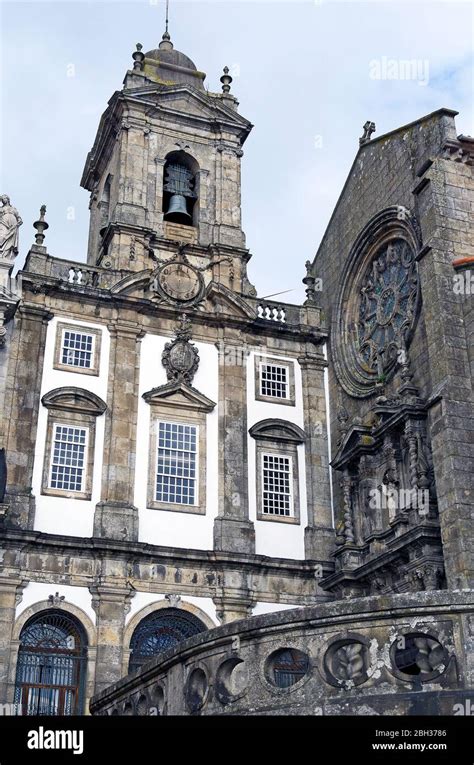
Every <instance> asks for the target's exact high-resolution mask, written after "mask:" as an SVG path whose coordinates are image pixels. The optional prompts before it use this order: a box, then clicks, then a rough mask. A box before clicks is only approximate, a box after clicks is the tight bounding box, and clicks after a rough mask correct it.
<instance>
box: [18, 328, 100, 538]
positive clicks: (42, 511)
mask: <svg viewBox="0 0 474 765" xmlns="http://www.w3.org/2000/svg"><path fill="white" fill-rule="evenodd" d="M58 322H67V323H68V324H76V325H78V326H80V327H90V328H91V329H99V330H100V331H101V332H102V340H101V350H100V367H99V375H98V376H95V375H88V374H81V373H80V372H74V371H72V372H69V371H67V372H65V371H63V370H59V369H53V361H54V346H55V341H56V327H57V324H58ZM109 355H110V335H109V331H108V329H107V327H106V326H104V325H103V324H92V323H90V322H87V321H76V320H74V319H71V318H69V316H55V317H54V318H53V319H52V320H51V321H50V322H49V324H48V331H47V335H46V346H45V355H44V367H43V378H42V382H41V397H42V396H44V394H45V393H48V391H51V390H54V389H55V388H62V387H65V386H70V385H73V386H76V387H78V388H84V389H85V390H89V391H91V392H92V393H95V394H96V395H97V396H100V398H101V399H102V400H103V401H107V383H108V370H109ZM47 421H48V410H47V409H46V408H45V407H44V406H43V405H42V404H40V409H39V415H38V433H37V437H36V449H35V461H34V467H33V494H34V496H35V497H36V514H35V524H34V529H35V531H44V532H46V533H48V534H65V535H68V536H78V537H91V536H92V531H93V524H94V510H95V506H96V504H97V502H99V500H100V492H101V480H102V461H103V452H104V427H105V415H101V416H100V417H97V419H96V443H95V454H94V474H93V479H92V498H91V500H90V501H86V500H82V499H67V498H64V497H52V496H49V495H42V494H41V485H42V475H43V461H44V452H45V446H46V428H47Z"/></svg>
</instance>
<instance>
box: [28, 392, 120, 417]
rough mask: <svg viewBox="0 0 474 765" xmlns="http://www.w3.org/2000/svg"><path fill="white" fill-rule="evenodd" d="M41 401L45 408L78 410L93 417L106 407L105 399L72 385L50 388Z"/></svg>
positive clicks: (67, 410)
mask: <svg viewBox="0 0 474 765" xmlns="http://www.w3.org/2000/svg"><path fill="white" fill-rule="evenodd" d="M41 403H42V404H43V406H45V407H46V409H58V410H59V411H65V412H78V413H79V414H88V415H91V416H93V417H99V415H101V414H104V412H105V410H106V409H107V404H106V403H105V401H102V399H101V398H99V396H96V394H95V393H91V391H89V390H85V389H84V388H75V387H73V386H67V387H64V388H55V389H54V390H50V391H49V392H48V393H45V394H44V396H43V398H42V399H41Z"/></svg>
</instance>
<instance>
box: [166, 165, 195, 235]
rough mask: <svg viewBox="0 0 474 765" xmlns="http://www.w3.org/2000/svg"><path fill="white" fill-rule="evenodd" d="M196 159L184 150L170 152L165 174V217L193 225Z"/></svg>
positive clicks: (172, 220) (174, 221) (173, 221)
mask: <svg viewBox="0 0 474 765" xmlns="http://www.w3.org/2000/svg"><path fill="white" fill-rule="evenodd" d="M197 170H198V166H197V163H196V162H195V160H194V159H193V158H192V157H190V156H189V154H186V152H184V151H173V152H171V154H168V156H167V158H166V164H165V167H164V176H163V212H164V219H165V220H167V221H170V222H171V223H181V224H182V225H185V226H192V225H194V223H195V220H194V219H195V217H196V216H195V206H196V200H197V190H196V172H197Z"/></svg>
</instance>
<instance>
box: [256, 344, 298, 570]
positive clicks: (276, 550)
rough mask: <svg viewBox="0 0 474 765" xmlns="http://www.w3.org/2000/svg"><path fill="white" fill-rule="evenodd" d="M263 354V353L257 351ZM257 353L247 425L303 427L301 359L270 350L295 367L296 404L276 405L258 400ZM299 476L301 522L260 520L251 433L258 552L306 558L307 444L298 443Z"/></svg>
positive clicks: (270, 356)
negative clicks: (267, 422) (276, 422)
mask: <svg viewBox="0 0 474 765" xmlns="http://www.w3.org/2000/svg"><path fill="white" fill-rule="evenodd" d="M258 355H261V352H260V353H258ZM254 356H255V352H254V351H252V352H251V353H250V354H249V356H248V358H247V417H248V423H247V426H248V428H249V429H250V428H251V427H252V425H255V423H257V422H260V420H266V419H268V418H269V417H277V418H278V419H281V420H288V421H289V422H294V423H295V424H296V425H299V427H300V428H302V430H304V411H303V389H302V381H301V369H300V365H299V363H298V361H297V360H296V359H293V358H291V357H289V356H281V355H279V354H278V353H273V352H269V353H268V356H269V358H272V359H280V360H281V361H292V362H293V364H294V370H295V406H288V405H287V404H277V403H275V404H274V403H273V402H266V401H257V400H256V399H255V359H254ZM298 475H299V497H300V523H299V524H298V525H296V524H291V523H282V522H280V521H258V520H257V497H256V492H257V476H256V455H255V439H254V438H252V437H251V436H250V435H249V436H248V476H249V518H250V520H251V521H253V522H254V524H255V544H256V553H257V554H258V555H269V556H272V557H279V558H293V559H296V560H300V559H304V557H305V552H304V529H305V526H307V524H308V512H307V500H306V467H305V447H304V444H301V445H299V446H298Z"/></svg>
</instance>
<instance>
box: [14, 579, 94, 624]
mask: <svg viewBox="0 0 474 765" xmlns="http://www.w3.org/2000/svg"><path fill="white" fill-rule="evenodd" d="M57 592H58V593H59V596H60V597H61V595H64V599H65V601H67V602H68V603H72V604H73V605H75V606H77V607H78V608H82V610H83V611H85V612H86V614H87V616H89V618H90V619H91V621H92V623H93V624H95V623H96V613H95V611H94V610H93V608H92V595H91V594H90V592H89V590H88V589H87V587H72V586H71V585H69V584H56V583H55V584H51V582H47V583H44V582H29V583H28V584H27V585H26V587H25V589H24V590H23V599H22V601H21V603H19V604H18V606H17V607H16V611H15V619H18V617H19V616H20V614H22V613H23V611H25V609H27V608H29V607H30V606H33V605H34V604H35V603H39V602H40V601H42V600H48V598H49V596H50V595H56V593H57ZM52 607H53V606H52Z"/></svg>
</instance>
